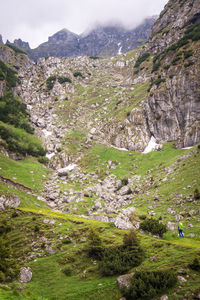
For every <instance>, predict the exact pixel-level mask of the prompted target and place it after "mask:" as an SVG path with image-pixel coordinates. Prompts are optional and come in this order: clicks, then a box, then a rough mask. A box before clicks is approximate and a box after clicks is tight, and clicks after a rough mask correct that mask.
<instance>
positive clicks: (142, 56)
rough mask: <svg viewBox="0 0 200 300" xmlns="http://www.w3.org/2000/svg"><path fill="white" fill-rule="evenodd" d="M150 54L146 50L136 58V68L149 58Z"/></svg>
mask: <svg viewBox="0 0 200 300" xmlns="http://www.w3.org/2000/svg"><path fill="white" fill-rule="evenodd" d="M149 56H150V53H149V52H145V53H143V54H142V55H140V56H139V57H138V59H137V60H136V62H135V66H134V68H137V67H139V66H140V65H141V63H142V62H143V61H145V60H147V59H148V58H149Z"/></svg>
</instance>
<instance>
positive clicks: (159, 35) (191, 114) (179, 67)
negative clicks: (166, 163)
mask: <svg viewBox="0 0 200 300" xmlns="http://www.w3.org/2000/svg"><path fill="white" fill-rule="evenodd" d="M199 11H200V3H199V1H184V3H183V2H181V1H169V2H168V4H167V5H166V7H165V9H164V11H163V12H162V13H161V15H160V18H159V19H158V20H157V21H156V22H155V24H154V26H153V29H152V34H153V35H154V36H153V37H152V39H151V41H150V42H149V44H148V45H147V49H148V51H149V50H151V51H153V53H157V55H156V56H154V58H153V59H154V64H153V68H152V77H151V82H152V84H151V86H150V89H149V92H150V93H149V97H148V98H147V99H146V101H145V103H144V106H143V109H144V114H145V117H146V120H147V125H148V128H149V132H150V134H151V135H154V137H155V138H156V139H157V140H158V142H160V143H163V142H166V141H176V144H177V146H178V147H188V146H192V145H194V144H196V143H198V142H199V141H200V127H199V125H200V101H199V100H200V90H199V80H200V75H199V67H200V62H199V55H200V51H199V46H200V41H199V40H200V34H199V32H200V25H199V23H200V18H199ZM166 26H168V30H169V32H168V33H166ZM172 42H174V43H173V44H171V43H172Z"/></svg>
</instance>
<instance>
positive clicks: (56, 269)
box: [0, 144, 200, 300]
mask: <svg viewBox="0 0 200 300" xmlns="http://www.w3.org/2000/svg"><path fill="white" fill-rule="evenodd" d="M189 151H191V150H176V149H174V148H173V147H172V144H166V145H165V146H164V149H163V151H161V152H155V153H149V154H146V155H142V154H139V153H134V152H124V151H118V150H116V149H114V148H106V147H105V146H100V145H99V146H95V147H93V148H92V149H90V150H88V152H86V153H85V157H84V159H83V162H82V164H83V165H85V166H87V167H88V169H89V171H94V170H95V167H96V166H98V168H105V164H106V163H107V161H108V160H113V161H118V162H119V163H120V164H118V165H117V168H116V170H110V172H113V173H114V174H116V176H117V177H118V178H122V177H125V176H126V177H130V176H131V175H132V174H131V173H132V171H133V170H131V168H130V166H131V165H132V164H133V163H134V164H137V165H138V168H137V169H136V170H135V171H134V173H136V174H141V175H142V178H146V176H150V175H151V176H153V177H155V178H156V180H158V181H159V179H160V178H163V176H164V175H165V168H166V167H168V166H170V165H172V164H173V163H174V162H175V161H176V160H177V158H178V157H180V156H182V155H185V154H187V153H188V152H189ZM129 153H131V154H132V155H129ZM199 156H200V155H199V153H198V154H196V155H193V156H191V157H189V158H187V159H185V160H182V161H181V162H180V163H179V164H178V165H177V166H176V170H175V172H174V173H173V174H172V176H173V178H174V179H173V180H170V181H167V182H162V183H161V185H160V186H158V187H156V188H157V189H158V194H161V195H163V199H164V200H166V199H167V198H169V197H170V195H171V194H173V193H174V192H183V193H184V194H185V195H188V194H190V193H192V192H193V189H194V187H196V186H197V187H199V185H200V182H199V176H198V174H199V165H200V164H199V160H200V157H199ZM89 157H90V160H89ZM91 157H93V158H94V159H91ZM1 158H2V161H4V162H2V163H1V167H2V170H1V172H2V173H1V174H2V175H3V176H5V177H6V175H7V177H8V178H11V179H13V176H16V178H17V179H16V181H19V182H20V183H21V184H24V185H25V184H26V185H27V186H29V187H32V188H33V189H34V184H35V183H34V182H32V179H31V176H34V179H35V181H36V180H38V181H39V180H41V178H42V175H44V174H45V176H46V175H47V174H48V172H47V170H46V169H45V168H44V167H43V166H41V165H40V164H38V163H36V165H35V161H34V163H33V161H32V160H29V159H27V160H25V161H21V162H14V161H12V160H10V159H5V158H4V159H3V157H2V156H1ZM33 165H34V166H35V167H34V166H33ZM83 165H82V167H83ZM19 166H21V169H19ZM6 168H7V173H6V171H5V170H6ZM36 169H38V173H37V175H36V172H35V170H36ZM3 170H4V171H3ZM20 170H23V171H24V175H23V176H22V177H20V176H18V175H19V174H21V173H22V172H20ZM31 170H33V171H34V173H33V174H31V173H30V171H31ZM86 170H87V169H86ZM149 170H152V173H151V174H150V175H149V174H147V171H149ZM29 174H30V176H29ZM183 178H184V181H183V180H182V179H183ZM155 184H156V182H155ZM189 185H190V186H191V188H188V189H187V190H183V187H185V186H189ZM3 188H4V189H6V188H5V186H4V187H3ZM40 188H41V186H40ZM79 188H81V187H79ZM8 190H9V192H11V193H12V192H14V193H16V194H17V193H18V195H20V194H21V195H20V196H21V197H22V198H23V199H24V200H23V201H24V202H23V201H22V204H21V206H22V207H24V208H23V209H22V210H21V211H18V212H19V216H18V217H16V218H11V219H10V221H9V222H11V226H12V231H11V233H9V237H10V240H11V242H12V245H13V249H15V256H16V257H17V258H20V263H21V265H24V264H25V265H29V266H31V268H32V270H33V279H32V281H31V282H30V283H28V284H26V285H25V286H26V288H25V289H24V293H23V294H21V293H20V292H19V291H18V290H17V289H18V287H19V286H20V284H18V283H17V284H16V285H14V286H13V285H11V288H12V290H13V291H11V292H9V291H5V289H3V290H0V297H1V298H2V299H18V298H19V299H20V298H21V299H23V298H22V295H25V296H24V299H45V298H46V299H52V300H53V299H63V300H64V299H66V297H69V298H72V299H99V300H100V299H119V298H120V296H121V295H120V292H119V290H118V287H117V285H116V281H115V280H116V277H107V278H105V277H104V278H102V277H101V276H100V274H99V271H98V268H97V266H96V265H95V264H93V262H92V261H91V260H90V259H89V258H87V256H85V253H84V247H85V245H86V244H87V231H88V228H89V227H90V226H95V227H96V228H97V229H98V230H99V232H100V235H101V237H102V239H103V241H104V243H105V244H106V245H108V246H109V245H113V244H119V243H121V242H122V237H123V233H124V232H125V231H123V230H119V229H116V228H115V227H113V226H112V224H106V223H102V222H97V221H92V220H86V219H81V218H79V217H77V216H71V215H67V214H60V213H56V212H52V211H50V210H48V209H43V208H44V207H42V205H41V207H38V206H37V205H35V204H34V205H33V202H34V203H35V201H36V199H35V198H34V196H32V195H27V194H26V193H25V192H24V191H16V190H12V188H10V189H8ZM154 190H155V186H152V193H150V194H149V195H145V194H142V195H138V198H136V199H134V203H133V204H134V205H135V206H136V207H137V214H138V215H140V214H144V213H147V206H148V205H149V204H152V203H154V202H153V201H152V200H153V192H154ZM3 191H4V190H3ZM23 193H24V194H23ZM22 194H23V196H22ZM29 197H30V198H29ZM163 199H162V200H163ZM172 202H173V201H172V200H169V201H165V203H164V204H162V205H161V204H159V202H158V204H156V205H155V208H154V211H155V212H156V213H157V216H159V215H161V214H164V216H163V219H164V222H166V221H167V220H171V218H172V217H173V216H170V215H169V214H167V208H168V207H169V206H171V205H172V204H173V203H172ZM40 204H41V203H40ZM141 204H142V206H141ZM154 204H155V203H154ZM185 207H188V209H190V210H191V209H192V208H193V209H195V208H197V207H198V206H196V205H194V204H193V203H187V202H186V203H185ZM5 213H7V214H8V216H9V215H10V216H11V214H12V210H8V211H7V212H5V211H4V215H5ZM136 218H137V216H136ZM195 218H196V217H195ZM44 219H50V220H52V219H54V220H55V224H53V225H50V224H45V223H44V222H43V220H44ZM186 219H187V216H186V217H185V219H184V222H185V224H187V220H186ZM12 222H13V223H12ZM189 222H190V223H192V224H193V225H194V228H192V229H191V230H188V232H192V233H196V234H198V226H199V225H198V224H199V223H198V221H197V218H196V219H193V220H190V221H189ZM12 224H13V225H12ZM36 225H37V226H39V228H40V231H39V232H38V233H37V232H35V231H34V228H35V226H36ZM41 237H45V238H46V239H47V242H45V243H46V244H47V245H48V246H52V247H53V248H54V249H56V250H57V253H56V254H53V255H49V254H47V256H44V255H46V252H45V250H44V249H43V248H42V241H41ZM66 237H70V239H71V240H72V242H71V243H69V244H63V243H62V239H65V238H66ZM83 238H85V239H83ZM140 239H141V244H142V246H143V247H144V248H145V251H146V258H145V260H144V262H143V263H142V265H141V266H140V267H137V269H138V270H152V269H153V270H158V269H167V268H171V269H174V270H175V271H178V270H179V269H184V272H185V274H184V277H185V276H186V275H188V276H189V277H187V282H186V283H185V284H184V286H181V287H180V288H176V289H175V290H176V293H177V296H175V295H173V291H171V292H170V293H168V295H170V297H169V299H182V298H183V297H184V294H185V292H186V291H190V294H192V292H194V291H196V289H197V288H198V287H199V284H200V279H199V276H198V273H196V272H194V271H191V270H190V269H189V268H188V267H187V265H188V263H190V262H191V261H192V259H193V258H194V257H198V256H199V255H200V253H199V248H200V241H199V239H198V238H196V239H191V238H185V239H184V240H183V239H179V238H178V237H177V233H176V232H168V233H167V234H166V235H165V236H164V239H163V240H158V239H155V238H152V237H150V236H149V235H146V234H140ZM33 242H36V245H37V246H36V249H37V250H35V251H34V249H33V248H34V247H33V246H32V243H33ZM16 249H17V251H16ZM30 253H35V254H37V253H39V254H41V255H42V256H44V257H42V258H39V257H37V255H36V257H35V260H34V261H33V260H31V261H30V262H26V263H24V261H23V258H26V257H28V256H29V254H30ZM150 257H155V259H154V261H150ZM21 259H22V261H21ZM65 267H70V268H71V269H72V274H71V276H66V275H65V274H64V273H63V272H62V270H63V268H65ZM14 290H15V291H14ZM34 295H35V296H34ZM181 297H182V298H181ZM189 299H190V298H189ZM191 299H192V298H191Z"/></svg>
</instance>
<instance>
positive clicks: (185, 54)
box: [183, 49, 193, 59]
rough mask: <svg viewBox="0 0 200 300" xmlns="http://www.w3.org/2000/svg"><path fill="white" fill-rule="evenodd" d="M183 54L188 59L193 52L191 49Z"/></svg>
mask: <svg viewBox="0 0 200 300" xmlns="http://www.w3.org/2000/svg"><path fill="white" fill-rule="evenodd" d="M183 54H184V58H185V59H186V58H188V57H190V56H192V55H193V51H192V50H191V49H190V50H188V51H184V52H183Z"/></svg>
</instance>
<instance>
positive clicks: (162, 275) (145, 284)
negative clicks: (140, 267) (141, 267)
mask: <svg viewBox="0 0 200 300" xmlns="http://www.w3.org/2000/svg"><path fill="white" fill-rule="evenodd" d="M176 283H177V276H176V275H175V274H174V273H173V272H171V271H168V270H167V271H149V272H145V271H141V272H136V273H135V274H134V275H133V277H132V279H131V285H130V287H129V288H124V289H123V290H122V293H123V294H124V296H125V297H126V299H127V300H145V299H146V300H149V299H152V298H154V297H157V296H159V295H161V294H162V293H163V292H165V291H166V290H167V289H169V288H172V287H174V286H175V285H176Z"/></svg>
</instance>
